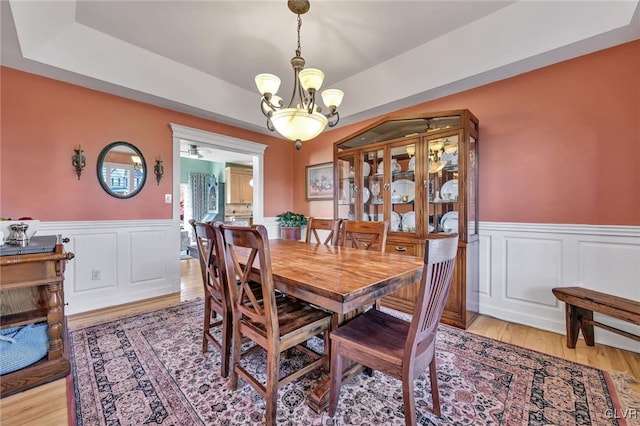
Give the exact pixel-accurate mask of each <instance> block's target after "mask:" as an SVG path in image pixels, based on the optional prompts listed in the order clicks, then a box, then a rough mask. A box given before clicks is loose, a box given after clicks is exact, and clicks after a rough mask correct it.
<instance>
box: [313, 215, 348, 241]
mask: <svg viewBox="0 0 640 426" xmlns="http://www.w3.org/2000/svg"><path fill="white" fill-rule="evenodd" d="M341 223H342V219H320V218H317V217H310V218H309V219H308V221H307V234H306V237H305V241H306V242H307V243H316V244H327V245H330V246H335V245H337V243H338V237H339V235H340V224H341ZM318 231H329V233H328V234H327V235H326V236H325V237H324V238H321V237H320V235H318Z"/></svg>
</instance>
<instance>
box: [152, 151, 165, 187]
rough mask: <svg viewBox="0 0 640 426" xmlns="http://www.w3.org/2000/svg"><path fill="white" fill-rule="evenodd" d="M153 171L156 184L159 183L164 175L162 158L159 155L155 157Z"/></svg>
mask: <svg viewBox="0 0 640 426" xmlns="http://www.w3.org/2000/svg"><path fill="white" fill-rule="evenodd" d="M153 173H155V175H156V181H157V182H158V185H160V181H161V180H162V175H164V166H163V165H162V159H161V158H160V156H159V155H158V156H157V157H156V165H155V166H153Z"/></svg>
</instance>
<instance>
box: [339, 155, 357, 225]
mask: <svg viewBox="0 0 640 426" xmlns="http://www.w3.org/2000/svg"><path fill="white" fill-rule="evenodd" d="M334 176H335V177H336V179H337V185H336V191H337V193H336V194H335V197H336V199H337V200H338V202H337V203H336V212H335V217H336V218H339V219H350V220H354V219H355V218H356V209H355V206H356V204H355V202H356V191H357V182H354V178H355V155H348V156H342V157H339V158H338V159H337V162H336V170H335V172H334Z"/></svg>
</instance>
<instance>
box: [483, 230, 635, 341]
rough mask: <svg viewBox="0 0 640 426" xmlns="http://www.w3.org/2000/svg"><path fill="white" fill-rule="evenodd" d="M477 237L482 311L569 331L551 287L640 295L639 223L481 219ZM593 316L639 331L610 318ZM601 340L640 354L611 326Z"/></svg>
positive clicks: (598, 337) (598, 333)
mask: <svg viewBox="0 0 640 426" xmlns="http://www.w3.org/2000/svg"><path fill="white" fill-rule="evenodd" d="M479 234H480V313H481V314H484V315H490V316H493V317H495V318H498V319H501V320H505V321H510V322H514V323H518V324H524V325H528V326H532V327H536V328H540V329H543V330H548V331H552V332H556V333H560V334H563V335H564V334H565V312H564V303H562V302H559V301H558V300H557V299H556V298H555V297H554V296H553V294H552V292H551V289H552V288H554V287H569V286H582V287H586V288H590V289H593V290H597V291H601V292H604V293H608V294H613V295H616V296H620V297H624V298H627V299H632V300H640V285H639V284H638V283H640V226H614V225H580V224H540V223H501V222H480V225H479ZM595 319H596V320H597V321H600V322H602V323H605V324H609V325H612V326H614V327H616V328H619V329H622V330H625V331H628V332H629V333H634V334H638V333H639V332H640V327H638V326H635V325H633V324H629V323H626V322H623V321H619V320H616V319H613V318H610V317H606V316H602V315H599V314H595ZM596 342H598V343H602V344H606V345H609V346H614V347H618V348H622V349H626V350H630V351H634V352H640V350H639V348H638V345H637V344H634V342H632V341H629V339H625V338H624V337H621V336H618V335H616V334H614V333H610V332H608V331H606V330H600V329H598V330H597V331H596ZM534 349H535V348H534Z"/></svg>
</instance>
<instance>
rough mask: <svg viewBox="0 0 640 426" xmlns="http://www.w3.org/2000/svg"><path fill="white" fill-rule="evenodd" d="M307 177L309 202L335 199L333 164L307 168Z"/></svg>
mask: <svg viewBox="0 0 640 426" xmlns="http://www.w3.org/2000/svg"><path fill="white" fill-rule="evenodd" d="M305 176H306V179H305V183H306V185H305V187H306V195H307V200H309V201H311V200H331V199H333V163H322V164H313V165H311V166H307V167H306V173H305Z"/></svg>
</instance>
